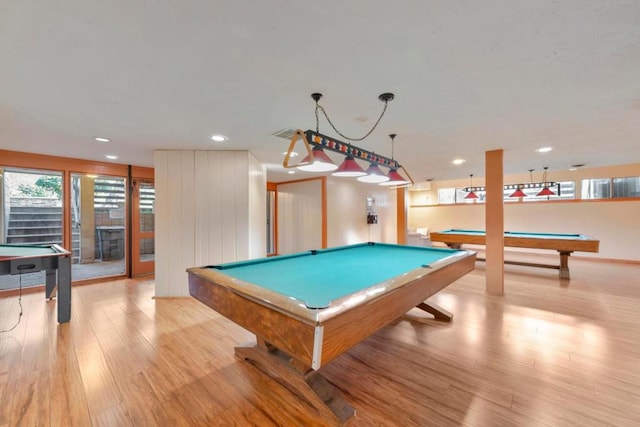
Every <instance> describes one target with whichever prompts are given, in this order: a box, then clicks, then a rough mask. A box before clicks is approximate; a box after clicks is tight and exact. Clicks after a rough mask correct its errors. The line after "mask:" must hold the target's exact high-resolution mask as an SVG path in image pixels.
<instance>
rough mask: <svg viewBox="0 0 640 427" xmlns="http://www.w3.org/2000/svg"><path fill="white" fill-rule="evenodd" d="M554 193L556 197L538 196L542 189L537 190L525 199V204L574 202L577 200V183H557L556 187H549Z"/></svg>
mask: <svg viewBox="0 0 640 427" xmlns="http://www.w3.org/2000/svg"><path fill="white" fill-rule="evenodd" d="M549 189H550V190H551V191H553V192H554V193H556V194H555V196H538V195H537V194H538V193H539V192H540V189H536V190H535V191H533V192H532V194H531V196H530V197H525V198H524V201H525V202H534V201H540V200H572V199H575V198H576V183H575V181H561V182H557V183H556V185H555V186H553V187H549Z"/></svg>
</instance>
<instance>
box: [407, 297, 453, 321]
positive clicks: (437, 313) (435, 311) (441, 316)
mask: <svg viewBox="0 0 640 427" xmlns="http://www.w3.org/2000/svg"><path fill="white" fill-rule="evenodd" d="M416 308H419V309H420V310H424V311H426V312H427V313H429V314H432V315H433V317H434V318H435V319H436V320H439V321H441V322H450V321H451V319H453V313H451V312H450V311H447V310H445V309H444V308H442V307H440V306H439V305H437V304H435V303H432V302H426V301H424V302H421V303H420V304H418V305H417V306H416Z"/></svg>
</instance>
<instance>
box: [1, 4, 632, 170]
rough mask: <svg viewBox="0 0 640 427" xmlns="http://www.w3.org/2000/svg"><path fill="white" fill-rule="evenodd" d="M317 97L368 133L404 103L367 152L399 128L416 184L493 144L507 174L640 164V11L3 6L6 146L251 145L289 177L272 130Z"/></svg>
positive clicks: (293, 123)
mask: <svg viewBox="0 0 640 427" xmlns="http://www.w3.org/2000/svg"><path fill="white" fill-rule="evenodd" d="M312 92H322V93H323V94H324V97H323V99H322V100H321V105H323V106H324V107H325V109H326V110H327V112H328V113H329V117H330V118H331V119H332V121H333V122H334V123H335V124H336V126H337V128H338V130H340V131H341V132H342V133H346V134H347V135H351V136H356V137H359V136H362V135H364V134H365V133H366V132H367V131H368V130H369V128H370V127H371V126H372V125H373V123H374V121H375V119H376V118H377V117H378V115H379V114H380V112H381V110H382V107H383V104H382V103H381V102H380V101H379V100H378V95H379V94H381V93H383V92H393V93H394V94H395V100H393V101H392V102H390V103H389V107H388V110H387V114H386V115H385V117H384V118H383V119H382V122H381V124H380V125H379V127H378V128H377V129H376V131H375V132H374V133H373V134H372V135H371V136H369V137H368V138H367V139H365V140H364V141H363V142H360V143H357V144H356V145H358V146H360V147H362V148H366V149H368V150H372V151H376V152H379V153H381V154H385V155H387V156H390V154H391V144H390V139H389V137H388V134H390V133H397V134H398V137H397V138H396V143H395V157H396V159H398V160H399V161H400V163H402V164H403V165H404V166H405V167H406V168H407V169H408V170H409V171H410V172H411V174H412V175H413V177H414V178H415V179H416V180H417V181H421V180H424V179H427V178H435V179H454V178H461V177H465V176H468V174H470V173H473V174H476V175H478V176H482V175H484V152H485V151H486V150H492V149H499V148H501V149H504V159H505V173H523V172H526V170H528V169H531V168H534V169H536V170H540V169H541V168H542V167H543V166H549V167H550V169H551V170H554V169H564V168H566V167H568V166H569V165H571V164H575V163H586V164H587V166H604V165H612V164H626V163H636V162H639V161H640V143H639V141H640V120H639V115H640V1H638V0H628V1H614V0H596V1H587V0H565V1H551V0H537V1H530V0H521V1H504V0H485V1H482V2H481V1H475V0H466V1H434V0H432V1H404V0H397V1H388V0H385V1H379V0H369V1H364V0H361V1H346V0H341V1H336V0H325V1H293V0H292V1H275V0H272V1H247V0H235V1H211V0H191V1H180V2H178V1H168V0H138V1H131V0H111V1H99V2H96V1H86V0H57V1H55V0H49V1H38V0H8V1H2V2H0V148H2V149H8V150H17V151H26V152H38V153H44V154H54V155H62V156H69V157H75V158H83V159H93V160H105V159H104V155H105V154H110V153H114V154H117V155H119V156H120V158H119V159H118V160H117V161H116V162H117V163H124V164H133V165H140V166H152V165H153V150H154V149H214V150H218V149H232V150H236V149H238V150H244V149H247V150H250V151H252V152H253V153H254V154H255V155H256V156H257V157H258V158H259V159H260V160H261V161H262V162H264V163H265V164H267V167H268V170H269V177H270V179H274V180H278V179H281V178H282V177H283V176H286V177H287V179H291V176H290V175H288V176H287V175H282V174H281V173H280V174H279V173H278V171H281V170H282V168H281V162H282V158H283V156H282V152H283V151H285V150H286V148H287V146H288V141H286V140H284V139H281V138H277V137H274V136H272V134H273V133H274V132H276V131H278V130H280V129H283V128H301V129H303V130H304V129H313V128H315V116H314V102H313V101H312V99H311V98H310V94H311V93H312ZM320 132H321V133H325V134H328V135H331V136H337V135H336V134H335V133H334V132H333V130H332V129H331V128H330V126H329V124H328V123H327V122H326V121H325V120H324V119H321V121H320ZM214 133H222V134H224V135H226V136H228V137H229V141H228V142H226V143H214V142H212V141H211V140H210V139H209V137H210V136H211V135H212V134H214ZM94 136H105V137H108V138H111V139H112V142H110V143H106V144H98V143H96V142H94V141H93V137H94ZM541 146H553V147H554V150H553V151H552V152H551V153H549V154H546V155H543V154H537V153H535V152H534V149H535V148H537V147H541ZM455 157H462V158H465V159H467V162H466V163H465V164H463V165H462V166H458V167H454V166H453V165H451V160H452V159H453V158H455ZM336 160H337V159H336ZM296 176H306V175H305V174H304V173H302V172H299V175H296Z"/></svg>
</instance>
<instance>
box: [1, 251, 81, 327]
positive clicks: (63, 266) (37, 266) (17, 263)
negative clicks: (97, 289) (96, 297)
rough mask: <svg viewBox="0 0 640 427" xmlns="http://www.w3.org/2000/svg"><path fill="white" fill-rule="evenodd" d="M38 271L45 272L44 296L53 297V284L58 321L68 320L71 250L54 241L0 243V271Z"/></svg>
mask: <svg viewBox="0 0 640 427" xmlns="http://www.w3.org/2000/svg"><path fill="white" fill-rule="evenodd" d="M42 270H44V271H45V296H46V297H47V298H49V299H51V298H53V296H54V291H55V290H56V286H57V290H58V293H57V296H58V298H57V299H58V301H57V302H58V322H59V323H65V322H68V321H69V320H70V319H71V252H69V251H67V250H66V249H64V248H62V247H61V246H59V245H56V244H44V245H29V244H22V245H0V274H11V275H19V274H26V273H37V272H40V271H42ZM56 273H57V274H56Z"/></svg>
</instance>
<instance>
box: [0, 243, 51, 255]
mask: <svg viewBox="0 0 640 427" xmlns="http://www.w3.org/2000/svg"><path fill="white" fill-rule="evenodd" d="M56 253H57V251H56V249H55V248H54V247H53V246H51V245H46V246H41V245H0V258H8V257H11V258H13V257H32V256H42V255H51V254H56Z"/></svg>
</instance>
